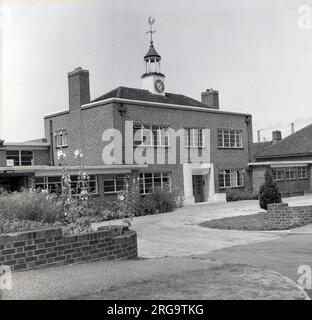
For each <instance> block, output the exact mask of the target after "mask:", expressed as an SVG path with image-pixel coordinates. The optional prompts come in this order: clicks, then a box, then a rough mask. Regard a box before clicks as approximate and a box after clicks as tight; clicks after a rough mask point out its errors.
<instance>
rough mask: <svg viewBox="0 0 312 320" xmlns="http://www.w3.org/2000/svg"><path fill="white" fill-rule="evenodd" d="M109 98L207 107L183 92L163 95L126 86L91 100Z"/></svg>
mask: <svg viewBox="0 0 312 320" xmlns="http://www.w3.org/2000/svg"><path fill="white" fill-rule="evenodd" d="M110 98H121V99H128V100H140V101H148V102H158V103H166V104H176V105H182V106H194V107H202V108H208V107H207V105H206V104H204V103H202V102H200V101H198V100H195V99H193V98H190V97H188V96H185V95H183V94H175V93H169V92H166V94H165V95H164V96H162V95H158V94H153V93H151V92H149V91H148V90H143V89H136V88H128V87H118V88H116V89H114V90H112V91H110V92H108V93H106V94H104V95H102V96H100V97H98V98H96V99H94V100H92V101H91V102H97V101H101V100H105V99H110Z"/></svg>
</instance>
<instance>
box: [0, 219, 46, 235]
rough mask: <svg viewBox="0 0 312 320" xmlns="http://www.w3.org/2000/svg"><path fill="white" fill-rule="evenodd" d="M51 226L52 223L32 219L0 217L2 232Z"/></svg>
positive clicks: (0, 229)
mask: <svg viewBox="0 0 312 320" xmlns="http://www.w3.org/2000/svg"><path fill="white" fill-rule="evenodd" d="M46 228H51V225H50V224H46V223H42V222H40V221H30V220H17V219H14V220H8V219H3V218H2V219H0V234H2V233H4V234H7V233H15V232H21V231H30V230H38V229H46Z"/></svg>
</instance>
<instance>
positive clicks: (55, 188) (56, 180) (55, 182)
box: [35, 175, 98, 195]
mask: <svg viewBox="0 0 312 320" xmlns="http://www.w3.org/2000/svg"><path fill="white" fill-rule="evenodd" d="M61 179H62V177H61V176H53V177H36V178H35V187H36V188H41V189H42V190H47V191H48V192H51V193H58V194H60V193H61V192H62V182H61V181H62V180H61ZM70 179H71V189H72V194H73V195H79V194H80V193H81V185H80V183H79V182H78V176H76V175H72V176H70ZM88 189H89V190H88V191H89V193H91V194H97V193H98V188H97V179H96V175H91V176H90V179H89V185H88Z"/></svg>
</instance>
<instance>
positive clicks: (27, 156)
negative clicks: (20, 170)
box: [6, 150, 34, 166]
mask: <svg viewBox="0 0 312 320" xmlns="http://www.w3.org/2000/svg"><path fill="white" fill-rule="evenodd" d="M33 159H34V152H33V150H7V152H6V163H7V166H31V165H33V162H34V160H33Z"/></svg>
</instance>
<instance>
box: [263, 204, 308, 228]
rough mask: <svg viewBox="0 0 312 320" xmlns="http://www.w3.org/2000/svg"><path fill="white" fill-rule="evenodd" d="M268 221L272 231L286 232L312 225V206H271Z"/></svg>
mask: <svg viewBox="0 0 312 320" xmlns="http://www.w3.org/2000/svg"><path fill="white" fill-rule="evenodd" d="M267 217H268V221H269V223H270V226H271V228H272V229H279V230H285V229H290V228H294V227H300V226H305V225H307V224H310V223H312V206H302V207H288V204H287V203H280V204H269V205H268V214H267Z"/></svg>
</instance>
